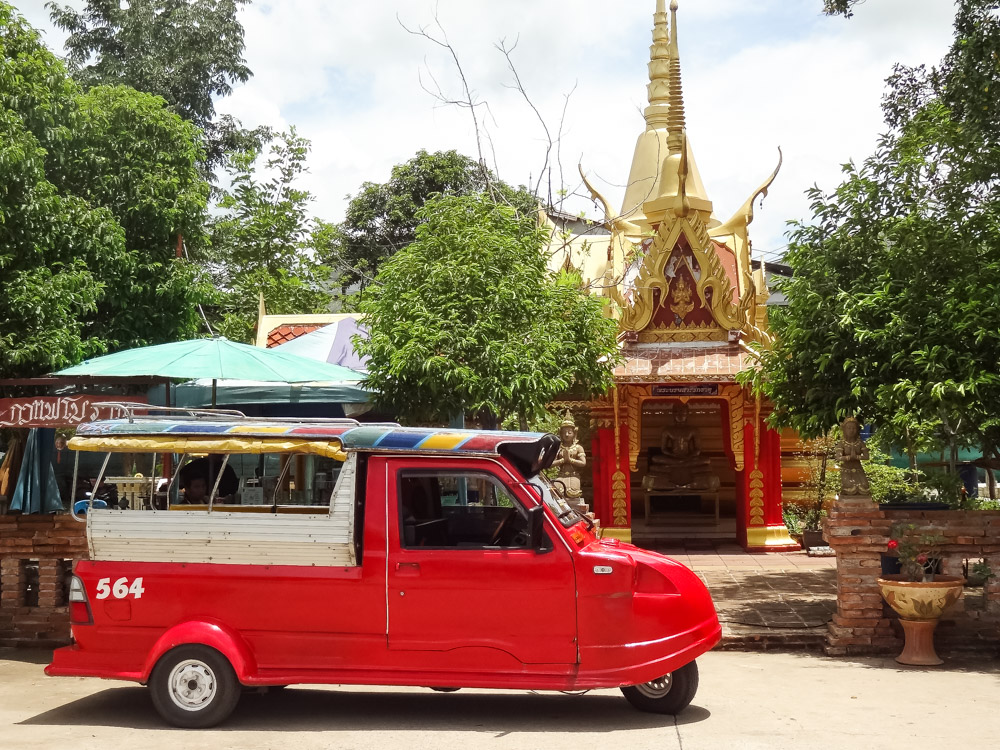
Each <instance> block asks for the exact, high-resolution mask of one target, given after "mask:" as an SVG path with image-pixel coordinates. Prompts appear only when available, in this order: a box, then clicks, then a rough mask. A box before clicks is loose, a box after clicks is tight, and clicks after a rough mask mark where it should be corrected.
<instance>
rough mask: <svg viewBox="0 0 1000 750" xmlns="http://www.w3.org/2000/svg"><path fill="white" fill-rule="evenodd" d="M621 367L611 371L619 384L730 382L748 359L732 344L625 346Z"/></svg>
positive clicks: (745, 365) (746, 364)
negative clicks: (623, 360) (623, 362)
mask: <svg viewBox="0 0 1000 750" xmlns="http://www.w3.org/2000/svg"><path fill="white" fill-rule="evenodd" d="M623 353H624V355H625V358H626V359H625V364H624V365H620V366H619V367H616V368H615V372H614V377H615V380H616V381H618V382H620V383H629V382H631V383H652V382H662V381H674V382H677V381H689V382H690V381H693V382H699V381H710V382H732V381H733V380H734V378H735V376H736V373H738V372H740V371H741V370H744V369H746V368H747V367H748V366H749V364H750V362H749V357H748V356H747V355H746V354H745V353H744V352H743V350H742V349H740V347H739V346H738V345H736V344H713V345H710V346H692V345H690V344H659V345H654V346H648V347H645V346H644V347H639V346H635V345H632V346H627V347H626V348H625V350H624V352H623Z"/></svg>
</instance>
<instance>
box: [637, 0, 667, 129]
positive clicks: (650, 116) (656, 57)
mask: <svg viewBox="0 0 1000 750" xmlns="http://www.w3.org/2000/svg"><path fill="white" fill-rule="evenodd" d="M646 92H647V95H648V97H649V106H648V107H646V109H645V110H644V111H643V114H644V115H645V117H646V124H647V125H648V126H649V127H651V128H652V127H656V126H661V127H662V126H664V125H666V124H667V116H668V114H669V112H670V30H669V28H668V27H667V6H666V0H656V13H654V14H653V44H652V45H651V46H650V48H649V83H648V84H647V86H646Z"/></svg>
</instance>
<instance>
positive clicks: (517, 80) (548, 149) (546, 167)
mask: <svg viewBox="0 0 1000 750" xmlns="http://www.w3.org/2000/svg"><path fill="white" fill-rule="evenodd" d="M519 40H520V38H518V39H515V40H514V44H513V45H511V46H509V47H508V46H507V40H505V39H501V40H500V41H499V42H498V43H497V44H496V45H494V46H495V47H496V48H497V49H498V50H500V53H501V54H502V55H503V56H504V58H505V59H506V60H507V67H508V68H509V69H510V72H511V74H512V75H513V76H514V85H513V86H508V88H512V89H514V90H515V91H517V92H518V93H519V94H520V95H521V96H522V98H523V99H524V101H525V102H527V104H528V106H529V107H531V111H532V112H534V113H535V117H537V118H538V122H539V123H540V124H541V126H542V130H543V131H544V132H545V144H546V145H545V160H544V161H543V163H542V169H541V171H540V172H539V173H538V182H537V183H536V184H535V189H534V193H535V195H538V193H539V191H541V189H542V180H543V179H545V178H546V175H547V176H548V205H550V206H551V205H553V203H552V168H551V164H550V163H551V158H552V149H553V147H554V145H555V143H554V141H553V139H552V133H551V131H549V126H548V123H547V122H545V118H544V117H542V113H541V112H540V111H539V110H538V107H536V106H535V103H534V102H533V101H532V100H531V97H530V96H528V92H527V91H525V89H524V84H523V83H521V76H520V74H518V72H517V66H515V65H514V60H513V58H512V57H511V55H512V54H513V53H514V50H515V49H517V43H518V41H519Z"/></svg>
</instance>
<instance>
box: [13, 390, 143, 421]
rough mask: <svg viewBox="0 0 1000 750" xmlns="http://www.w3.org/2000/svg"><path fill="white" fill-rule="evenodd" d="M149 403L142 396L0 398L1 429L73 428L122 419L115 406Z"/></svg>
mask: <svg viewBox="0 0 1000 750" xmlns="http://www.w3.org/2000/svg"><path fill="white" fill-rule="evenodd" d="M122 403H131V404H145V403H148V401H147V399H146V397H145V396H99V395H94V394H86V395H80V396H29V397H27V398H0V427H19V428H27V427H75V426H76V425H78V424H82V423H84V422H94V421H96V420H98V419H121V418H122V417H124V416H126V410H125V408H123V407H121V406H116V405H115V404H122Z"/></svg>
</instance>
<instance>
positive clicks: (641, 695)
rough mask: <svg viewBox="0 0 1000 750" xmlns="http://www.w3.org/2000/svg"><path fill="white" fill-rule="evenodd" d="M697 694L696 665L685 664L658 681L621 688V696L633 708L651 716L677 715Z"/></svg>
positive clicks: (692, 663)
mask: <svg viewBox="0 0 1000 750" xmlns="http://www.w3.org/2000/svg"><path fill="white" fill-rule="evenodd" d="M696 692H698V665H697V664H695V663H694V662H691V663H689V664H685V665H684V666H683V667H681V668H680V669H678V670H676V671H675V672H672V673H670V674H668V675H664V676H663V677H661V678H660V679H659V680H653V681H652V682H647V683H645V684H643V685H632V686H630V687H623V688H622V694H623V695H624V696H625V698H626V699H628V702H629V703H631V704H632V705H633V706H634V707H635V708H638V709H639V710H640V711H646V712H647V713H651V714H671V715H672V714H679V713H680V712H681V711H683V710H684V709H685V708H687V707H688V706H689V705H690V703H691V701H692V700H694V694H695V693H696Z"/></svg>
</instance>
